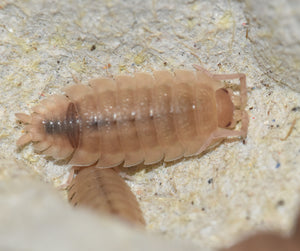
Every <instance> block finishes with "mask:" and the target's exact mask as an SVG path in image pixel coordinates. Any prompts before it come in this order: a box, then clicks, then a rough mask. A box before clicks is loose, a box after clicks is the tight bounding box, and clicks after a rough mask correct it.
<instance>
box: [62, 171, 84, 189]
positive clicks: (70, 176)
mask: <svg viewBox="0 0 300 251" xmlns="http://www.w3.org/2000/svg"><path fill="white" fill-rule="evenodd" d="M81 168H82V167H79V166H72V168H71V170H70V174H69V177H68V179H67V181H66V183H64V184H62V185H60V186H59V187H58V190H65V189H68V188H69V186H70V185H71V183H72V181H73V179H74V175H75V174H76V173H77V172H78V171H79V170H80V169H81Z"/></svg>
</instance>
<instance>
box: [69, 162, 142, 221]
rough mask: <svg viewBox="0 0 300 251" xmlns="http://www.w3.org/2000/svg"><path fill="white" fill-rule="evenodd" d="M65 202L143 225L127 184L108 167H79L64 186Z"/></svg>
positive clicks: (139, 211) (140, 212) (136, 203)
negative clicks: (76, 172) (66, 198)
mask: <svg viewBox="0 0 300 251" xmlns="http://www.w3.org/2000/svg"><path fill="white" fill-rule="evenodd" d="M68 199H69V202H70V203H71V204H72V205H74V206H85V207H87V208H91V209H93V210H94V211H98V212H102V213H108V214H112V215H116V216H118V217H119V218H122V219H124V220H127V221H128V222H130V223H134V224H139V225H145V220H144V218H143V214H142V211H141V210H140V207H139V204H138V202H137V200H136V198H135V196H134V194H133V193H132V192H131V190H130V188H129V186H128V185H127V184H126V183H125V181H124V180H123V179H122V178H121V177H120V175H119V174H118V173H117V172H116V171H115V170H114V169H112V168H105V169H100V168H95V167H94V166H91V167H86V168H82V169H81V170H80V171H79V173H78V174H77V175H76V178H75V179H73V181H72V183H71V184H70V187H69V188H68Z"/></svg>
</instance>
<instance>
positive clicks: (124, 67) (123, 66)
mask: <svg viewBox="0 0 300 251" xmlns="http://www.w3.org/2000/svg"><path fill="white" fill-rule="evenodd" d="M126 70H127V66H126V65H125V64H120V65H119V71H120V72H122V71H126Z"/></svg>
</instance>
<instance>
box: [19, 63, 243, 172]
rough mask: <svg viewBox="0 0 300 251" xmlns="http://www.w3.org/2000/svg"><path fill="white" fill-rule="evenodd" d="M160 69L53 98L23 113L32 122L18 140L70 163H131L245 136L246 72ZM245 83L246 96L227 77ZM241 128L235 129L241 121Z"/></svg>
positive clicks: (71, 89) (76, 88) (103, 81)
mask: <svg viewBox="0 0 300 251" xmlns="http://www.w3.org/2000/svg"><path fill="white" fill-rule="evenodd" d="M194 67H195V68H196V69H197V71H188V70H176V71H175V72H174V74H173V73H171V72H169V71H154V72H153V74H148V73H136V74H135V75H134V76H133V77H130V76H117V77H116V78H115V79H104V78H100V79H94V80H91V81H90V83H89V86H87V85H81V84H76V85H73V86H70V87H67V88H66V89H65V95H52V96H50V97H49V98H47V99H44V100H42V101H41V103H40V104H39V105H37V106H35V107H33V109H32V110H33V113H32V114H31V115H26V114H24V113H18V114H16V116H17V118H19V119H20V120H21V121H22V122H24V123H27V124H28V125H27V126H26V127H25V131H26V134H24V135H23V136H21V137H20V139H19V140H18V142H17V145H19V146H20V145H24V144H26V143H28V142H30V141H33V142H34V148H35V149H36V150H38V151H41V152H42V153H43V154H46V155H50V156H52V157H54V158H55V159H65V158H68V157H70V161H69V163H70V164H73V165H77V166H89V165H91V164H94V163H96V162H97V163H96V166H97V167H103V168H105V167H114V166H117V165H119V164H121V163H122V162H124V166H125V167H130V166H134V165H137V164H139V163H142V162H144V164H145V165H149V164H153V163H157V162H159V161H161V160H162V159H164V160H165V161H172V160H176V159H178V158H181V157H183V156H185V157H186V156H193V155H198V154H200V153H201V152H203V151H204V150H205V149H207V148H208V147H209V146H210V145H212V144H214V143H216V142H217V141H219V140H221V139H224V138H226V137H230V136H235V137H240V136H241V137H246V135H247V129H248V114H247V112H246V111H245V110H244V109H245V106H246V102H247V89H246V77H245V75H244V74H241V73H237V74H228V75H225V74H223V75H218V74H210V73H209V72H208V71H206V70H204V69H202V68H201V67H199V66H194ZM234 78H238V79H239V80H240V95H239V96H238V95H235V94H233V91H232V90H231V89H230V88H225V86H224V83H222V82H221V81H220V80H226V79H234ZM240 120H241V121H242V126H241V129H240V130H233V128H234V127H235V125H236V123H237V122H238V121H240Z"/></svg>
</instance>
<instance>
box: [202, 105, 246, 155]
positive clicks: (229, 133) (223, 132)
mask: <svg viewBox="0 0 300 251" xmlns="http://www.w3.org/2000/svg"><path fill="white" fill-rule="evenodd" d="M243 120H244V124H242V128H241V130H239V131H234V130H230V129H225V128H218V129H217V130H216V131H215V132H213V133H212V134H211V135H210V137H209V138H208V139H207V140H206V142H205V143H204V144H203V145H202V147H201V148H200V150H199V151H198V153H197V155H198V154H200V153H201V152H203V151H204V150H205V149H207V148H208V147H209V146H210V145H211V143H212V142H213V141H219V140H222V139H225V138H227V137H243V138H245V137H246V136H247V131H248V114H247V112H245V111H244V112H243V114H242V121H243Z"/></svg>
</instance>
